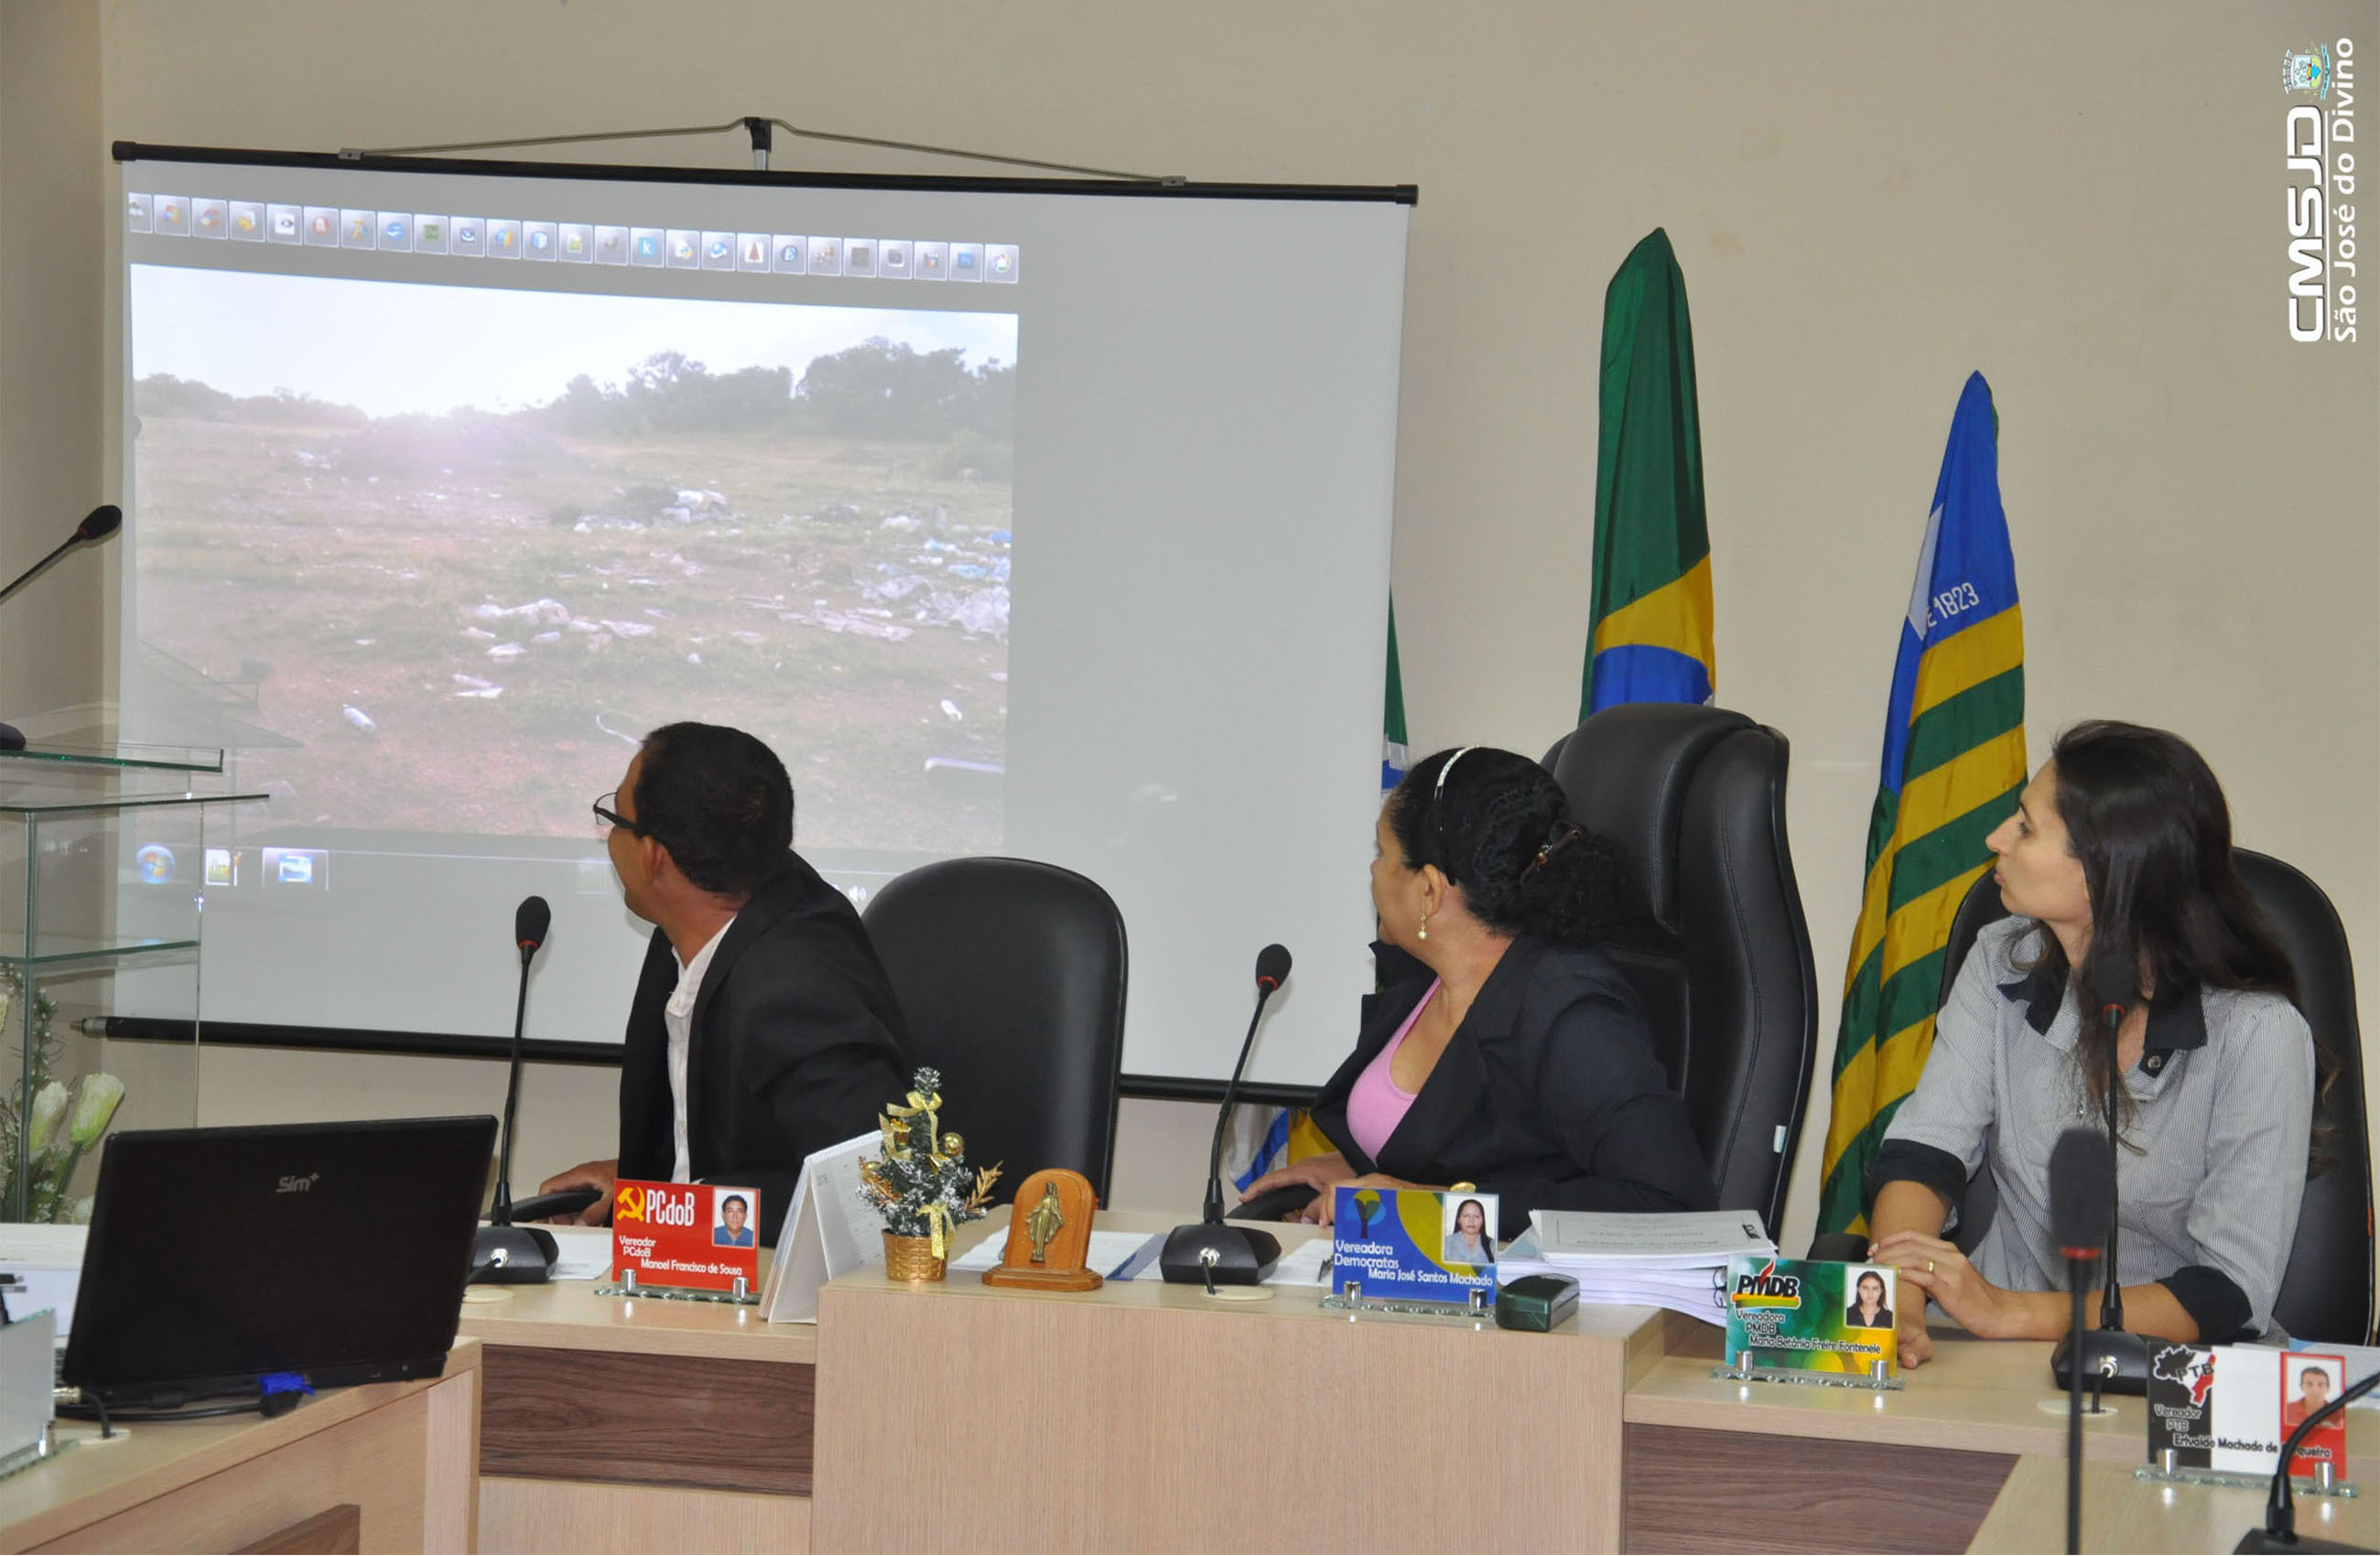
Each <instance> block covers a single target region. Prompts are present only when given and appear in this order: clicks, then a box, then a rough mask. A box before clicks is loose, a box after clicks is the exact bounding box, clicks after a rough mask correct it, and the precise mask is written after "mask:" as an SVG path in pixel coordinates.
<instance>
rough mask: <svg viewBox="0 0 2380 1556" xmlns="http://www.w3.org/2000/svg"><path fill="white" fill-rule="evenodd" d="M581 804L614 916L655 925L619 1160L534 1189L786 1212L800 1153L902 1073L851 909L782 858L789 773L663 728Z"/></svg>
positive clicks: (894, 1086)
mask: <svg viewBox="0 0 2380 1556" xmlns="http://www.w3.org/2000/svg"><path fill="white" fill-rule="evenodd" d="M595 813H596V816H597V818H598V820H599V821H601V822H602V823H603V824H604V825H605V826H606V827H608V829H609V831H608V833H607V835H606V837H605V846H606V847H607V848H608V849H609V850H610V852H611V856H612V867H613V870H615V871H616V872H617V873H618V875H619V878H620V887H621V892H622V894H623V895H624V896H625V898H626V901H627V906H628V910H629V911H630V912H632V913H634V914H636V915H637V917H638V918H643V919H645V920H647V921H648V922H650V923H651V924H652V925H653V926H654V930H653V938H652V943H651V944H650V947H649V948H648V949H647V951H646V954H645V966H644V974H643V977H642V978H641V979H639V981H638V982H637V993H636V999H635V1001H634V1003H632V1004H631V1005H630V1006H629V1010H628V1032H627V1040H626V1044H625V1052H623V1053H622V1055H621V1064H620V1154H619V1156H618V1157H617V1158H615V1159H612V1160H607V1161H588V1162H582V1163H580V1164H579V1165H578V1166H577V1167H573V1168H571V1169H570V1170H569V1171H568V1172H566V1173H559V1174H557V1175H556V1176H554V1177H552V1178H549V1179H547V1180H546V1181H545V1183H543V1184H542V1185H540V1189H539V1192H540V1193H546V1192H552V1191H555V1190H560V1189H566V1188H593V1189H597V1190H599V1191H600V1192H601V1195H602V1197H601V1199H599V1200H597V1201H596V1202H595V1204H593V1205H592V1206H590V1207H589V1208H588V1210H586V1211H585V1212H584V1213H583V1214H582V1215H581V1216H580V1217H579V1220H580V1221H582V1222H586V1223H588V1224H589V1225H601V1224H602V1223H604V1222H609V1221H610V1220H611V1217H612V1189H613V1184H614V1182H615V1181H616V1180H618V1179H620V1178H623V1177H625V1178H634V1179H642V1180H646V1181H652V1182H674V1183H700V1182H714V1181H715V1182H722V1183H730V1184H735V1185H746V1186H749V1187H752V1188H756V1189H758V1190H759V1193H760V1208H759V1213H760V1215H761V1216H763V1217H778V1218H782V1217H783V1214H784V1212H785V1210H786V1207H787V1204H788V1202H789V1201H790V1199H791V1197H792V1195H793V1189H794V1180H795V1177H796V1176H797V1175H798V1174H799V1173H800V1172H801V1165H802V1159H803V1158H804V1157H805V1156H807V1155H808V1154H809V1153H810V1152H812V1151H815V1150H819V1149H822V1148H824V1147H827V1146H831V1145H833V1144H835V1143H836V1142H837V1141H839V1140H847V1139H849V1138H851V1137H853V1136H855V1135H860V1134H865V1133H866V1132H867V1131H868V1128H869V1127H870V1126H871V1125H872V1124H874V1123H875V1121H876V1115H877V1110H878V1109H880V1107H882V1106H883V1105H884V1104H885V1103H886V1102H887V1101H889V1100H892V1099H895V1098H897V1097H899V1096H900V1095H901V1094H902V1091H903V1088H905V1086H906V1085H907V1077H908V1074H909V1066H908V1064H907V1062H906V1060H905V1058H904V1056H903V1052H902V1046H903V1044H904V1043H905V1040H906V1034H905V1032H904V1031H903V1028H902V1024H901V1012H900V1008H899V1007H898V1006H897V1005H895V1004H894V1003H893V1000H892V989H891V987H890V986H889V985H888V984H887V983H886V981H885V979H884V968H883V966H882V965H881V964H880V963H879V962H878V961H877V959H876V951H875V948H874V947H873V946H872V945H870V944H869V943H868V934H867V931H866V930H864V929H862V928H861V927H860V922H859V915H858V914H857V913H856V912H855V911H853V909H852V906H851V904H850V902H849V901H848V900H847V899H846V898H845V897H844V894H843V893H841V892H838V891H836V890H835V889H834V888H833V887H832V886H830V885H828V884H827V883H826V882H825V881H822V880H820V877H819V874H818V872H817V871H816V870H814V869H811V868H810V867H809V865H808V864H807V863H806V862H805V861H804V860H803V859H802V857H801V856H800V855H798V854H795V852H793V847H792V845H793V830H794V792H793V785H792V784H791V783H790V782H788V781H787V779H786V777H785V769H784V764H783V763H782V762H780V761H779V760H777V759H776V757H775V756H774V755H773V754H772V753H771V751H770V750H769V748H767V747H766V746H763V745H762V744H761V743H760V742H759V741H758V740H756V739H754V738H753V737H752V736H751V735H747V734H745V733H743V732H742V731H741V730H734V729H724V728H721V727H720V726H718V725H715V724H698V723H676V724H667V725H664V726H663V727H662V728H660V729H657V730H655V731H653V732H652V733H651V734H650V735H647V736H646V737H645V743H644V745H643V746H642V747H640V748H638V750H637V754H636V756H635V757H634V758H633V759H631V760H630V761H629V763H628V771H627V773H626V775H625V776H624V777H623V778H622V779H621V780H620V788H619V792H618V793H617V794H616V795H607V796H604V798H603V800H602V801H601V803H599V804H598V805H597V806H596V808H595Z"/></svg>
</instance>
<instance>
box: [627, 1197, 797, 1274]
mask: <svg viewBox="0 0 2380 1556" xmlns="http://www.w3.org/2000/svg"><path fill="white" fill-rule="evenodd" d="M760 1210H761V1207H760V1194H759V1190H758V1189H750V1188H738V1187H735V1186H733V1185H726V1184H655V1183H639V1182H637V1181H635V1180H634V1179H628V1178H623V1179H622V1180H620V1182H619V1183H617V1184H615V1185H613V1190H612V1279H613V1282H617V1283H619V1284H621V1285H633V1286H634V1287H636V1288H637V1290H640V1291H650V1290H662V1291H666V1290H678V1291H696V1292H731V1293H736V1294H739V1295H742V1294H757V1293H758V1292H759V1288H760V1248H759V1241H760V1239H759V1234H758V1233H756V1232H755V1231H754V1230H753V1229H754V1227H755V1225H756V1224H757V1223H758V1222H759V1218H760ZM739 1282H740V1283H739Z"/></svg>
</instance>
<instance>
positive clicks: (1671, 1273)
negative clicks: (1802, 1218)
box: [1496, 1210, 1777, 1324]
mask: <svg viewBox="0 0 2380 1556" xmlns="http://www.w3.org/2000/svg"><path fill="white" fill-rule="evenodd" d="M1776 1253H1777V1245H1776V1243H1775V1242H1774V1241H1773V1240H1771V1238H1770V1237H1769V1235H1768V1234H1767V1231H1766V1230H1764V1229H1763V1228H1762V1226H1761V1224H1760V1218H1759V1216H1757V1215H1755V1214H1754V1213H1753V1212H1752V1211H1749V1210H1700V1211H1692V1212H1687V1213H1682V1214H1675V1215H1655V1214H1645V1215H1639V1214H1631V1213H1626V1212H1617V1211H1600V1210H1532V1211H1530V1212H1529V1230H1528V1231H1526V1232H1524V1233H1523V1234H1521V1235H1520V1236H1518V1237H1515V1238H1514V1239H1512V1242H1511V1243H1509V1244H1507V1245H1505V1247H1504V1251H1503V1252H1502V1253H1501V1254H1500V1255H1498V1256H1497V1259H1496V1279H1497V1281H1498V1282H1500V1283H1503V1284H1510V1283H1511V1282H1514V1281H1517V1280H1520V1279H1521V1278H1522V1277H1524V1276H1526V1275H1567V1276H1570V1277H1571V1278H1572V1279H1573V1280H1575V1281H1576V1282H1578V1299H1579V1300H1580V1301H1581V1302H1601V1303H1610V1304H1615V1305H1619V1306H1623V1307H1667V1308H1669V1309H1670V1311H1671V1312H1674V1313H1683V1314H1685V1315H1686V1316H1687V1317H1688V1318H1691V1319H1702V1320H1703V1321H1704V1322H1706V1323H1714V1324H1723V1323H1725V1322H1726V1321H1727V1297H1726V1284H1727V1282H1726V1273H1727V1261H1728V1260H1729V1259H1730V1258H1735V1257H1736V1256H1737V1255H1739V1254H1756V1255H1759V1256H1760V1257H1762V1258H1774V1257H1775V1256H1776Z"/></svg>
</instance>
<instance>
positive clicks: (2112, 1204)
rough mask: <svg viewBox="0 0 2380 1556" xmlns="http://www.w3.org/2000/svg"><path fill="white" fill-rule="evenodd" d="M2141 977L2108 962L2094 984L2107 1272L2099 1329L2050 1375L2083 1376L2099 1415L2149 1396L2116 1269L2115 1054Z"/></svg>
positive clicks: (2074, 1340) (2054, 1358)
mask: <svg viewBox="0 0 2380 1556" xmlns="http://www.w3.org/2000/svg"><path fill="white" fill-rule="evenodd" d="M2139 977H2140V974H2139V970H2138V969H2137V968H2136V967H2132V966H2130V965H2129V964H2127V963H2126V962H2124V961H2123V960H2121V959H2119V958H2115V957H2110V958H2108V959H2107V961H2106V962H2104V963H2102V964H2101V965H2100V966H2099V967H2098V968H2097V969H2096V970H2095V974H2094V976H2093V979H2092V988H2091V994H2092V997H2093V999H2094V1000H2095V1002H2096V1003H2097V1004H2098V1007H2099V1014H2100V1015H2101V1017H2102V1018H2103V1019H2105V1020H2106V1022H2107V1075H2106V1076H2105V1077H2103V1085H2104V1088H2105V1090H2106V1092H2107V1139H2106V1140H2105V1141H2104V1142H2103V1143H2101V1144H2100V1145H2099V1147H2098V1148H2097V1149H2099V1151H2100V1153H2101V1155H2102V1156H2103V1157H2104V1158H2105V1159H2106V1161H2107V1218H2106V1220H2107V1232H2106V1236H2107V1244H2106V1246H2107V1275H2106V1279H2105V1281H2104V1282H2103V1284H2102V1286H2101V1291H2100V1297H2099V1326H2098V1327H2097V1328H2096V1329H2093V1330H2089V1331H2084V1332H2083V1333H2082V1334H2080V1335H2068V1336H2067V1337H2066V1338H2065V1339H2063V1340H2061V1341H2059V1342H2058V1348H2057V1349H2056V1350H2055V1351H2052V1352H2051V1353H2050V1355H2049V1373H2050V1376H2051V1377H2052V1378H2054V1379H2056V1380H2058V1387H2059V1388H2061V1389H2070V1388H2071V1386H2072V1376H2071V1375H2072V1374H2074V1373H2075V1372H2076V1371H2078V1370H2079V1371H2080V1372H2081V1373H2082V1374H2083V1377H2084V1379H2085V1380H2087V1381H2088V1382H2089V1383H2090V1385H2091V1395H2092V1404H2093V1407H2094V1408H2096V1407H2097V1404H2098V1396H2099V1395H2101V1394H2103V1393H2108V1394H2142V1395H2145V1394H2146V1393H2147V1392H2149V1342H2148V1338H2147V1337H2146V1336H2143V1335H2138V1334H2131V1333H2127V1332H2126V1331H2125V1330H2124V1288H2123V1283H2122V1282H2121V1280H2120V1278H2119V1271H2118V1270H2117V1268H2116V1243H2117V1237H2118V1227H2117V1222H2118V1219H2119V1218H2118V1215H2117V1203H2116V1201H2117V1194H2116V1173H2117V1165H2116V1164H2117V1158H2118V1154H2119V1151H2120V1149H2121V1146H2120V1144H2119V1136H2118V1134H2117V1129H2116V1103H2117V1100H2118V1095H2119V1091H2120V1089H2121V1088H2122V1087H2123V1084H2124V1074H2123V1061H2122V1059H2121V1058H2120V1057H2119V1055H2118V1052H2117V1051H2118V1050H2119V1049H2120V1048H2121V1047H2122V1046H2123V1037H2122V1034H2123V1028H2124V1018H2125V1016H2127V1015H2130V1014H2131V1008H2132V1002H2133V1001H2135V1000H2137V999H2138V998H2139V997H2140V993H2139V988H2138V984H2139Z"/></svg>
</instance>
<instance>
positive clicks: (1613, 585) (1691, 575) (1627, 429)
mask: <svg viewBox="0 0 2380 1556" xmlns="http://www.w3.org/2000/svg"><path fill="white" fill-rule="evenodd" d="M1593 589H1594V601H1593V614H1592V616H1591V617H1590V620H1589V625H1588V627H1587V641H1586V675H1585V687H1584V688H1583V689H1582V692H1581V695H1580V699H1579V713H1578V716H1579V719H1580V720H1581V722H1584V721H1585V718H1586V716H1587V715H1588V714H1589V713H1592V712H1594V711H1597V709H1602V708H1609V707H1611V706H1612V705H1613V704H1615V703H1620V702H1708V701H1709V700H1710V699H1711V690H1712V687H1713V686H1714V685H1715V684H1716V682H1717V679H1718V654H1717V650H1715V649H1714V648H1713V646H1712V636H1711V620H1712V613H1711V575H1710V532H1709V529H1708V528H1707V527H1706V524H1705V521H1704V515H1703V441H1702V417H1701V413H1700V411H1699V410H1698V409H1697V408H1696V405H1695V400H1694V324H1693V322H1692V321H1691V320H1689V319H1688V318H1687V316H1686V278H1685V276H1684V275H1683V274H1682V273H1681V272H1680V271H1679V269H1678V257H1677V255H1676V254H1674V253H1673V252H1671V251H1670V235H1669V234H1668V233H1666V232H1664V231H1662V230H1661V229H1660V228H1658V227H1656V228H1654V229H1653V231H1652V233H1651V235H1650V236H1648V237H1646V238H1645V240H1644V241H1643V242H1642V243H1639V244H1637V245H1636V248H1635V249H1634V251H1633V252H1632V253H1630V254H1629V256H1628V259H1627V261H1626V262H1624V263H1623V264H1621V267H1620V272H1619V274H1616V275H1614V276H1613V277H1612V278H1611V285H1610V286H1608V287H1606V288H1605V289H1604V293H1603V379H1602V390H1601V399H1600V416H1599V419H1598V420H1597V428H1596V451H1595V578H1594V586H1593Z"/></svg>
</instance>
